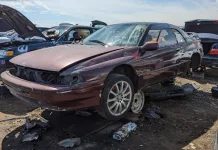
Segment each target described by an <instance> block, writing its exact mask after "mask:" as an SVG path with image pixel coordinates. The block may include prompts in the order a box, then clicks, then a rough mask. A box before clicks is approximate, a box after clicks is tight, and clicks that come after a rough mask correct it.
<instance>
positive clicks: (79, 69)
mask: <svg viewBox="0 0 218 150" xmlns="http://www.w3.org/2000/svg"><path fill="white" fill-rule="evenodd" d="M202 56H203V51H202V47H201V44H200V43H199V42H196V41H193V39H192V38H190V37H189V36H188V35H187V34H186V33H185V32H184V31H182V30H181V29H179V28H178V27H176V26H174V25H170V24H166V23H146V22H145V23H124V24H115V25H109V26H106V27H104V28H102V29H100V30H98V31H96V32H95V33H94V34H92V35H90V36H89V37H87V38H86V39H85V40H84V41H83V45H80V44H79V45H74V44H70V45H62V46H56V47H52V48H45V49H42V50H38V51H34V52H29V53H26V54H22V55H19V56H17V57H15V58H13V59H11V60H10V62H11V63H12V64H14V65H15V69H11V70H8V71H5V72H3V73H2V74H1V78H2V80H3V82H4V84H5V85H6V86H7V87H8V88H9V90H10V91H11V93H12V94H13V95H15V96H16V97H18V98H19V99H21V100H25V101H28V102H31V103H34V104H36V105H38V106H40V107H44V108H47V109H54V110H62V111H64V110H79V109H87V108H94V109H96V110H97V111H98V112H99V113H100V114H101V115H102V116H103V117H105V118H107V119H110V120H117V119H120V118H122V117H123V116H124V115H125V113H126V112H128V111H129V110H130V109H131V110H132V111H133V112H134V113H139V112H140V111H141V110H142V108H143V106H144V95H143V92H142V90H143V89H145V88H146V87H147V86H150V85H152V84H155V83H159V82H162V81H165V80H166V79H169V78H173V77H175V76H176V75H178V74H184V73H186V72H187V69H189V67H190V63H191V67H192V68H196V67H198V66H199V65H200V63H201V59H202Z"/></svg>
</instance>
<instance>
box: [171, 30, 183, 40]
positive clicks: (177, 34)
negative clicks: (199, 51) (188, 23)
mask: <svg viewBox="0 0 218 150" xmlns="http://www.w3.org/2000/svg"><path fill="white" fill-rule="evenodd" d="M173 32H174V34H175V35H176V39H177V41H178V43H184V42H185V39H184V37H183V36H182V35H181V33H179V31H177V30H175V29H173Z"/></svg>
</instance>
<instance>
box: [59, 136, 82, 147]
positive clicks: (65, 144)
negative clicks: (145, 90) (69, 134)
mask: <svg viewBox="0 0 218 150" xmlns="http://www.w3.org/2000/svg"><path fill="white" fill-rule="evenodd" d="M80 144H81V139H80V138H72V139H65V140H62V141H60V142H58V145H59V146H61V147H64V148H70V147H71V148H72V147H74V145H76V146H79V145H80Z"/></svg>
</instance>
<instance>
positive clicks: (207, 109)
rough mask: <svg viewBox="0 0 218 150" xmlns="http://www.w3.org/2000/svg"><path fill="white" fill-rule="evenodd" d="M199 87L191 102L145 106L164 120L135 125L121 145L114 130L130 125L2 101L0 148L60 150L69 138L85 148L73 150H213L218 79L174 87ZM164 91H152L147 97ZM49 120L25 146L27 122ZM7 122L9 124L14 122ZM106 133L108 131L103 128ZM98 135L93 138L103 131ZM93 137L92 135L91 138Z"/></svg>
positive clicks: (184, 99)
mask: <svg viewBox="0 0 218 150" xmlns="http://www.w3.org/2000/svg"><path fill="white" fill-rule="evenodd" d="M185 83H195V84H196V85H198V86H199V87H200V89H199V90H198V91H197V92H195V93H194V94H192V95H190V96H187V97H180V98H172V99H167V100H161V101H148V100H147V101H146V104H145V108H148V107H151V106H157V107H160V109H161V112H162V113H163V114H164V115H163V118H161V119H157V120H147V119H145V118H144V117H143V115H142V116H141V117H140V119H139V120H138V121H137V122H136V123H137V125H138V128H137V130H136V132H135V133H132V134H131V136H130V137H129V138H127V139H126V140H125V141H124V142H122V143H120V142H117V141H115V140H113V139H112V137H111V134H112V133H113V131H114V130H116V129H117V128H118V127H120V126H121V125H122V124H124V123H126V122H127V121H128V119H122V120H120V121H116V122H111V121H108V120H105V119H103V118H102V117H100V116H99V115H98V114H97V113H95V112H92V115H91V116H89V117H82V116H78V115H75V114H74V113H73V112H54V111H48V110H43V109H40V108H35V107H33V106H31V105H29V104H27V103H25V102H22V101H20V100H18V99H16V98H15V97H13V96H11V95H6V96H5V97H4V98H1V99H0V120H5V121H0V142H1V145H0V148H1V149H4V150H12V149H13V150H16V149H18V150H20V149H25V150H30V149H40V150H42V149H52V150H55V149H62V148H61V147H59V146H58V145H57V142H59V141H60V140H63V139H66V138H72V137H81V138H82V143H81V145H80V146H77V147H75V148H74V149H77V150H80V149H81V150H83V149H88V150H89V149H93V150H96V149H123V150H127V149H133V150H136V149H137V150H138V149H139V150H140V149H141V150H145V149H146V150H147V149H148V150H150V149H151V150H155V149H158V150H165V149H166V150H177V149H184V150H191V149H195V150H209V149H212V147H213V141H214V137H215V133H216V131H217V129H218V115H217V114H218V100H217V99H216V98H213V97H212V96H211V91H210V90H211V87H213V86H215V85H216V84H217V83H218V80H217V79H216V78H207V79H205V80H192V79H185V78H177V79H176V86H181V85H183V84H185ZM152 89H155V90H157V89H158V90H164V89H167V88H166V87H164V88H163V87H160V86H159V85H156V86H153V87H151V88H150V89H148V90H146V91H150V90H151V91H152ZM26 116H28V117H29V118H30V119H42V118H43V119H45V120H48V121H49V123H50V124H51V126H52V128H51V129H49V130H48V131H46V132H44V133H43V134H42V136H40V139H39V140H38V141H34V142H28V143H22V141H21V138H22V136H23V133H24V131H23V130H24V123H25V119H24V118H25V117H26ZM16 117H19V118H18V119H12V120H8V119H10V118H16ZM103 127H104V128H103ZM99 128H100V130H98V131H96V132H93V131H95V130H97V129H99ZM92 132H93V133H92ZM90 133H92V134H90Z"/></svg>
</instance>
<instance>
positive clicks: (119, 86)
mask: <svg viewBox="0 0 218 150" xmlns="http://www.w3.org/2000/svg"><path fill="white" fill-rule="evenodd" d="M131 100H132V89H131V86H130V84H129V83H128V82H126V81H119V82H117V83H115V84H114V85H113V86H112V88H111V89H110V91H109V94H108V98H107V107H108V110H109V112H110V113H111V114H112V115H114V116H120V115H122V114H124V113H125V112H126V111H127V109H128V108H129V105H130V103H131Z"/></svg>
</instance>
